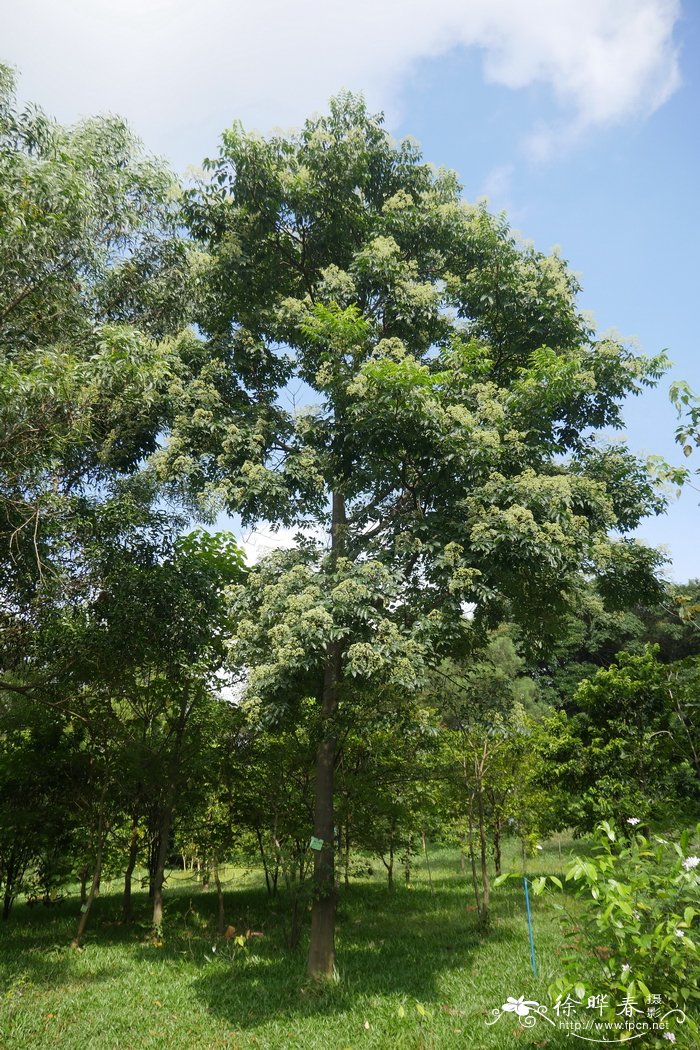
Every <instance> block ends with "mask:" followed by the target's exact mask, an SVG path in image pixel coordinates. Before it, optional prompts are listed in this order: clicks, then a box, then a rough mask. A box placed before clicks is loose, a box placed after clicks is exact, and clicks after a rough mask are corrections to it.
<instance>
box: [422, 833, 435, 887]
mask: <svg viewBox="0 0 700 1050" xmlns="http://www.w3.org/2000/svg"><path fill="white" fill-rule="evenodd" d="M421 838H422V839H423V853H424V854H425V865H426V867H427V869H428V882H429V883H430V892H431V893H434V892H435V891H434V890H433V873H432V872H431V870H430V859H429V857H428V842H427V839H426V837H425V831H421Z"/></svg>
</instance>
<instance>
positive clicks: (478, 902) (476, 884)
mask: <svg viewBox="0 0 700 1050" xmlns="http://www.w3.org/2000/svg"><path fill="white" fill-rule="evenodd" d="M472 805H473V799H470V800H469V810H468V814H469V839H468V845H469V863H470V867H471V871H472V886H473V887H474V900H475V901H476V910H477V911H478V912H479V914H480V915H481V895H480V894H479V878H478V876H477V874H476V854H475V853H474V821H473V818H472Z"/></svg>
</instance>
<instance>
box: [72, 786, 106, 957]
mask: <svg viewBox="0 0 700 1050" xmlns="http://www.w3.org/2000/svg"><path fill="white" fill-rule="evenodd" d="M106 797H107V784H105V785H104V787H103V789H102V797H101V798H100V809H99V817H98V821H97V852H96V854H95V871H94V874H93V876H92V883H91V884H90V892H89V893H88V895H87V900H86V901H85V904H82V905H81V906H80V919H79V921H78V929H77V930H76V931H75V937H74V938H73V940H72V941H71V944H70V946H71V948H79V947H80V941H81V939H82V936H83V934H84V933H85V930H86V929H87V924H88V920H89V918H90V912H91V911H92V905H93V902H94V900H95V896H96V895H97V891H98V890H99V888H100V877H101V875H102V857H103V855H104V839H105V827H104V808H105V798H106Z"/></svg>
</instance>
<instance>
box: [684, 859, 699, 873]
mask: <svg viewBox="0 0 700 1050" xmlns="http://www.w3.org/2000/svg"><path fill="white" fill-rule="evenodd" d="M698 864H700V857H686V858H685V860H684V861H683V867H684V868H685V870H686V871H691V870H692V869H693V868H697V866H698Z"/></svg>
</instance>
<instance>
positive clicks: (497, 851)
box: [493, 817, 501, 875]
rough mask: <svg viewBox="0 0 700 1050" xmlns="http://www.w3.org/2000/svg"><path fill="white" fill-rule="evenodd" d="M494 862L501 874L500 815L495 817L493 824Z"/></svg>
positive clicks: (497, 873) (497, 872) (498, 872)
mask: <svg viewBox="0 0 700 1050" xmlns="http://www.w3.org/2000/svg"><path fill="white" fill-rule="evenodd" d="M493 863H494V866H495V868H496V875H500V874H501V820H500V817H496V818H495V823H494V825H493Z"/></svg>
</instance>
